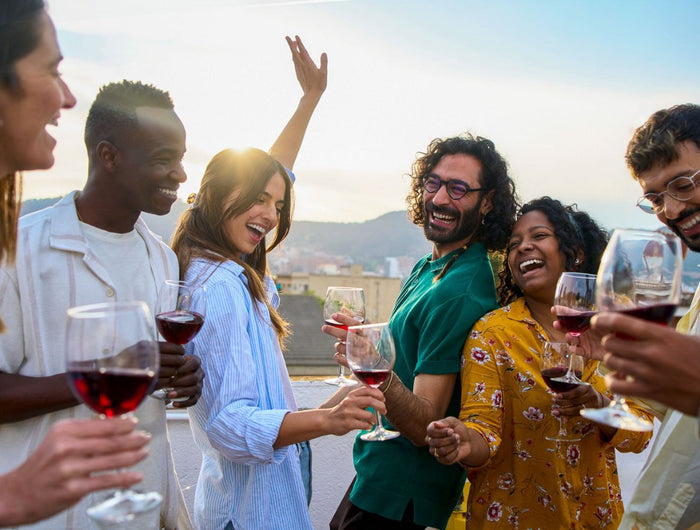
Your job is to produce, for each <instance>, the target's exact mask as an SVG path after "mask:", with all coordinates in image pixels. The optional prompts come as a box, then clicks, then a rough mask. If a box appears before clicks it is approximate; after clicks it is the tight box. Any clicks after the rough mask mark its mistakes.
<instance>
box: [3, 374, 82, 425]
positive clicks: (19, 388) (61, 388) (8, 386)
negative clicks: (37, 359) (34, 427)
mask: <svg viewBox="0 0 700 530" xmlns="http://www.w3.org/2000/svg"><path fill="white" fill-rule="evenodd" d="M79 403H80V402H79V401H78V400H77V399H76V397H75V396H74V395H73V392H72V391H71V389H70V386H69V383H68V379H67V376H66V374H56V375H52V376H49V377H27V376H23V375H15V374H6V373H2V372H0V423H12V422H15V421H22V420H26V419H29V418H33V417H35V416H41V415H43V414H47V413H49V412H55V411H57V410H63V409H66V408H69V407H74V406H76V405H78V404H79Z"/></svg>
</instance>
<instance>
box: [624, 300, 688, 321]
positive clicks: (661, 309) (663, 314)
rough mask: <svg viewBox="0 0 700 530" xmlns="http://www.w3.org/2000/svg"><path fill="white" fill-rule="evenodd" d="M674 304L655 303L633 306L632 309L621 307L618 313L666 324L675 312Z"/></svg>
mask: <svg viewBox="0 0 700 530" xmlns="http://www.w3.org/2000/svg"><path fill="white" fill-rule="evenodd" d="M676 307H677V305H676V304H656V305H648V306H643V307H635V308H633V309H623V310H622V311H620V313H624V314H625V315H629V316H631V317H636V318H642V319H644V320H648V321H649V322H654V323H656V324H662V325H664V326H668V323H669V322H670V321H671V319H672V318H673V315H674V314H675V313H676Z"/></svg>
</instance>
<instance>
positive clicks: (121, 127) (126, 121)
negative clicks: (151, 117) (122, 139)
mask: <svg viewBox="0 0 700 530" xmlns="http://www.w3.org/2000/svg"><path fill="white" fill-rule="evenodd" d="M139 107H155V108H160V109H166V110H172V109H173V108H174V105H173V100H172V99H171V98H170V94H169V93H168V92H166V91H165V90H161V89H160V88H157V87H155V86H153V85H149V84H146V83H142V82H141V81H127V80H126V79H125V80H123V81H121V82H119V83H109V84H107V85H104V86H103V87H102V88H100V91H99V92H98V93H97V96H96V97H95V101H93V102H92V105H91V106H90V111H89V112H88V116H87V120H86V121H85V147H87V150H88V153H90V152H91V151H92V149H93V148H95V147H96V146H97V144H98V143H99V142H101V141H103V140H109V141H111V142H113V143H117V142H115V137H117V136H120V135H123V134H124V133H125V132H126V133H128V132H130V131H132V130H134V128H135V127H137V126H138V120H137V118H136V109H137V108H139Z"/></svg>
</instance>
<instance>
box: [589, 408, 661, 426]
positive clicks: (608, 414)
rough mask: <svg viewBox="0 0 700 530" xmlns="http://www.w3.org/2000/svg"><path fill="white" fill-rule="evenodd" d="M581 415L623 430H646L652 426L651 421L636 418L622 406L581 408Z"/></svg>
mask: <svg viewBox="0 0 700 530" xmlns="http://www.w3.org/2000/svg"><path fill="white" fill-rule="evenodd" d="M581 416H583V417H584V418H586V419H588V420H591V421H595V422H597V423H602V424H604V425H608V426H610V427H615V428H617V429H622V430H623V431H634V432H648V431H651V430H653V428H654V424H653V423H651V422H649V421H647V420H644V419H641V418H638V417H637V416H635V415H634V414H632V413H631V412H629V411H627V410H625V409H624V408H621V407H616V406H609V407H603V408H602V409H583V410H581Z"/></svg>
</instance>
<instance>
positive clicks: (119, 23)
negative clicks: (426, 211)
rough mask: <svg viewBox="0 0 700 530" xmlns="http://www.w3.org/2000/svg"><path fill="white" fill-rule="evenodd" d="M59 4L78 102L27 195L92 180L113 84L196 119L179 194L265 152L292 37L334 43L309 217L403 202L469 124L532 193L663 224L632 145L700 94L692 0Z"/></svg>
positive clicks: (353, 214)
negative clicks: (431, 150)
mask: <svg viewBox="0 0 700 530" xmlns="http://www.w3.org/2000/svg"><path fill="white" fill-rule="evenodd" d="M49 13H50V15H51V16H52V18H53V20H54V23H55V25H56V27H57V30H58V39H59V44H60V46H61V48H62V51H63V55H64V56H65V60H64V62H63V63H62V66H61V71H62V74H63V77H64V79H65V80H66V82H67V83H68V85H69V86H70V88H71V89H72V90H73V93H74V94H75V96H76V98H77V99H78V104H77V106H76V108H75V109H72V110H70V111H64V112H63V114H62V117H61V119H60V122H59V127H58V129H52V130H51V131H50V132H51V133H52V134H54V135H55V136H56V137H57V139H58V147H57V148H56V151H55V155H56V164H55V166H54V168H53V169H51V170H50V171H45V172H31V173H29V174H27V175H26V177H25V179H24V198H25V199H26V198H41V197H52V196H58V195H63V194H65V193H67V192H69V191H70V190H72V189H78V188H80V187H82V186H83V184H84V182H85V178H86V174H87V161H86V156H85V149H84V146H83V143H82V134H83V126H84V122H85V116H86V114H87V110H88V108H89V105H90V103H91V102H92V100H93V99H94V97H95V94H96V93H97V90H98V88H99V87H100V86H101V85H103V84H105V83H107V82H111V81H119V80H121V79H133V80H137V79H138V80H141V81H144V82H148V83H153V84H155V85H156V86H158V87H160V88H163V89H166V90H168V91H169V92H170V94H171V96H172V97H173V100H174V102H175V110H176V112H177V113H178V115H179V116H180V118H181V119H182V121H183V123H184V124H185V128H186V129H187V154H186V156H185V168H186V170H187V173H188V181H187V183H185V184H184V185H183V186H182V187H181V188H180V192H179V195H180V197H182V198H185V197H186V196H187V195H188V194H189V193H190V192H192V191H196V189H197V187H198V185H199V182H200V180H201V175H202V173H203V170H204V167H205V166H206V164H207V162H208V161H209V159H210V158H211V157H212V156H213V155H214V154H215V153H216V152H218V151H219V150H221V149H224V148H228V147H234V148H243V147H248V146H255V147H260V148H262V149H268V148H269V147H270V145H272V143H273V141H274V139H275V138H276V136H277V134H278V133H279V132H280V131H281V130H282V127H283V126H284V124H285V123H286V121H287V119H288V118H289V117H290V116H291V114H292V112H293V110H294V108H295V107H296V104H297V102H298V99H299V97H300V96H301V90H300V88H299V86H298V84H297V81H296V78H295V76H294V69H293V65H292V61H291V55H290V53H289V50H288V48H287V45H286V43H285V40H284V36H285V35H299V36H301V38H302V39H303V41H304V43H305V44H306V46H307V49H308V50H309V52H310V53H311V56H312V57H314V58H315V59H316V60H318V58H319V57H320V55H321V52H326V53H327V54H328V57H329V74H328V88H327V90H326V93H325V94H324V96H323V99H322V100H321V102H320V104H319V106H318V108H317V110H316V113H315V115H314V117H313V119H312V122H311V124H310V126H309V129H308V131H307V134H306V138H305V141H304V145H303V146H302V149H301V152H300V155H299V158H298V159H297V163H296V165H295V168H294V170H295V173H296V176H297V182H296V184H295V194H296V206H295V219H297V220H308V221H338V222H359V221H365V220H369V219H374V218H376V217H378V216H379V215H381V214H383V213H386V212H389V211H395V210H402V209H405V208H406V203H405V196H406V193H407V191H408V183H409V181H408V177H407V174H408V172H409V171H410V166H411V163H412V162H413V161H414V160H415V157H416V155H417V153H419V152H421V151H424V150H425V148H426V146H427V145H428V143H429V142H430V141H431V140H432V139H433V138H437V137H448V136H453V135H456V134H459V133H461V132H465V131H469V132H471V133H473V134H476V135H481V136H484V137H487V138H489V139H491V140H493V141H494V143H495V144H496V148H497V149H498V150H499V151H500V152H501V153H502V154H503V155H504V157H505V158H506V159H507V160H508V162H509V165H510V170H511V175H512V176H513V178H514V180H515V182H516V186H517V188H518V191H519V194H520V196H521V198H522V199H523V200H529V199H532V198H535V197H539V196H541V195H550V196H553V197H555V198H557V199H560V200H562V201H563V202H565V203H577V204H578V206H579V208H581V209H584V210H586V211H588V212H589V213H591V214H592V215H593V216H594V217H595V218H596V219H597V220H598V221H599V222H600V223H601V224H602V225H603V226H605V227H606V228H615V227H622V226H626V227H632V226H635V227H654V226H656V225H657V224H658V223H657V222H656V220H655V218H654V217H653V216H650V215H648V214H644V213H642V212H641V211H639V210H638V209H637V208H635V207H634V204H635V202H636V198H637V197H638V196H639V195H640V194H641V193H640V188H639V185H638V184H637V183H636V182H634V180H632V178H631V177H630V176H629V173H628V171H627V169H626V167H625V164H624V152H625V148H626V145H627V142H628V141H629V139H630V137H631V135H632V133H633V131H634V129H635V128H636V127H638V126H639V125H641V124H642V123H643V122H644V121H645V120H646V118H648V117H649V115H651V114H652V113H653V112H654V111H656V110H658V109H661V108H666V107H669V106H672V105H674V104H678V103H687V102H693V103H700V101H699V98H698V95H700V68H698V60H697V52H698V50H699V49H700V31H699V30H698V20H700V3H698V2H697V1H696V0H668V1H666V2H658V1H648V0H616V1H615V2H610V1H605V0H589V1H585V2H584V1H582V0H581V1H573V0H572V1H561V0H540V1H535V0H532V1H514V0H513V1H504V0H493V1H489V2H476V1H472V0H454V1H447V0H431V1H428V0H425V1H418V0H330V1H329V0H298V1H295V0H287V1H284V0H262V1H254V0H198V1H197V2H193V1H192V0H149V1H148V2H144V1H143V0H120V1H119V2H103V1H100V2H95V1H94V0H49Z"/></svg>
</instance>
